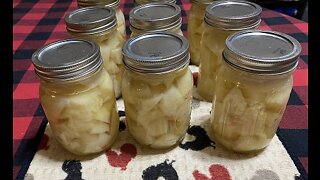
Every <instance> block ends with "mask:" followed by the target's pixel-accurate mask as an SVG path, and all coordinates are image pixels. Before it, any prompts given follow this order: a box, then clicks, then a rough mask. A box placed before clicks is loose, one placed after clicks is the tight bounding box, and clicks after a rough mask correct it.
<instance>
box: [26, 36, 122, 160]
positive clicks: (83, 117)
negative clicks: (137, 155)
mask: <svg viewBox="0 0 320 180" xmlns="http://www.w3.org/2000/svg"><path fill="white" fill-rule="evenodd" d="M32 63H33V65H34V67H35V73H36V74H37V76H38V77H39V79H40V90H39V92H40V94H39V96H40V102H41V105H42V107H43V110H44V112H45V115H46V117H47V119H48V122H49V125H50V128H51V130H52V132H53V135H54V137H55V138H56V140H57V141H58V142H59V143H60V144H61V145H62V146H63V147H64V148H65V149H67V150H68V151H70V152H72V153H74V154H78V155H86V154H93V153H98V152H103V151H105V150H106V149H108V148H110V147H111V145H112V143H113V142H114V141H115V139H116V137H117V134H118V128H119V117H118V113H117V107H116V100H115V96H114V90H113V87H112V80H111V78H110V76H109V74H108V73H107V72H106V71H104V69H103V66H102V59H101V55H100V50H99V46H98V44H96V43H95V42H93V41H86V40H80V39H66V40H61V41H56V42H53V43H51V44H48V45H46V46H44V47H42V48H40V49H38V50H37V51H36V52H34V54H33V56H32Z"/></svg>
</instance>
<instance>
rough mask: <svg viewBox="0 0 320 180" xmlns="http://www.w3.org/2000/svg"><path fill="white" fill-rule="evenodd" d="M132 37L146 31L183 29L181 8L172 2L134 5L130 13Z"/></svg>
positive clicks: (179, 31)
mask: <svg viewBox="0 0 320 180" xmlns="http://www.w3.org/2000/svg"><path fill="white" fill-rule="evenodd" d="M129 22H130V30H131V37H135V36H138V35H140V34H143V33H145V32H163V31H165V32H173V33H177V34H179V35H181V36H183V33H182V31H181V23H182V18H181V8H180V7H179V6H178V5H176V4H170V3H149V4H144V5H139V6H137V7H134V8H133V9H132V10H131V11H130V13H129Z"/></svg>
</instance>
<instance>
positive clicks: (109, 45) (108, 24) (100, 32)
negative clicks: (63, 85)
mask: <svg viewBox="0 0 320 180" xmlns="http://www.w3.org/2000/svg"><path fill="white" fill-rule="evenodd" d="M65 22H66V28H67V31H68V33H69V34H70V35H71V36H72V37H74V38H81V39H88V40H93V41H95V42H96V43H98V45H99V46H100V51H101V56H102V59H103V65H104V69H105V70H106V71H107V72H108V73H109V75H110V76H111V79H112V82H113V88H114V92H115V96H116V98H120V97H121V80H122V74H123V71H124V66H123V63H122V52H121V51H122V46H123V44H124V42H125V40H126V37H125V36H124V34H123V33H122V32H120V31H119V30H118V29H117V19H116V16H115V11H114V10H113V9H112V8H110V7H101V6H93V7H85V8H80V9H77V10H75V11H72V12H71V13H69V14H67V15H66V16H65Z"/></svg>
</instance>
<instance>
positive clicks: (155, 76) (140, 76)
mask: <svg viewBox="0 0 320 180" xmlns="http://www.w3.org/2000/svg"><path fill="white" fill-rule="evenodd" d="M188 49H189V45H188V41H187V39H186V38H184V37H183V36H180V35H177V34H174V33H165V32H159V33H146V34H143V35H140V36H137V37H135V38H131V39H129V40H128V41H127V42H126V43H125V45H124V47H123V56H124V57H123V60H124V64H125V67H126V70H125V73H124V76H123V81H122V95H123V100H124V105H125V110H126V122H127V125H128V129H129V131H130V132H131V134H132V135H133V137H134V138H135V139H136V140H137V141H138V142H139V143H140V144H143V145H146V146H149V147H152V148H168V147H172V146H174V145H176V144H178V143H179V142H181V140H182V139H183V137H184V135H185V133H186V131H187V129H188V126H189V124H190V118H191V100H192V86H193V79H192V74H191V71H190V69H189V67H188V64H189V59H190V55H189V52H188Z"/></svg>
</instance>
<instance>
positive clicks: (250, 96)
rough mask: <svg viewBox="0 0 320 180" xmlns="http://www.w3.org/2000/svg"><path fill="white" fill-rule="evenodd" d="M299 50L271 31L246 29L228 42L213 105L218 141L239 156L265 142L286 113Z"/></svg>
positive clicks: (285, 37) (293, 41)
mask: <svg viewBox="0 0 320 180" xmlns="http://www.w3.org/2000/svg"><path fill="white" fill-rule="evenodd" d="M300 52H301V46H300V44H299V42H298V41H297V40H295V39H294V38H292V37H290V36H288V35H285V34H282V33H278V32H273V31H259V30H251V31H250V30H248V31H242V32H238V33H236V34H233V35H231V36H229V37H228V38H227V40H226V47H225V49H224V51H223V62H222V65H221V68H220V70H219V72H218V75H217V82H216V83H217V84H216V86H215V88H216V89H215V95H214V98H213V102H212V104H213V106H212V114H211V125H212V129H213V135H214V139H215V140H216V141H217V142H220V143H221V144H222V145H224V146H225V147H226V148H228V149H230V150H233V151H238V152H250V151H257V150H261V149H263V148H265V147H266V146H267V145H268V144H269V143H270V141H271V139H272V138H273V137H274V135H275V133H276V130H277V128H278V125H279V122H280V120H281V118H282V115H283V113H284V111H285V109H286V105H287V102H288V99H289V96H290V93H291V89H292V81H293V77H292V74H293V72H294V70H295V69H296V67H297V64H298V56H299V54H300Z"/></svg>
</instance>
